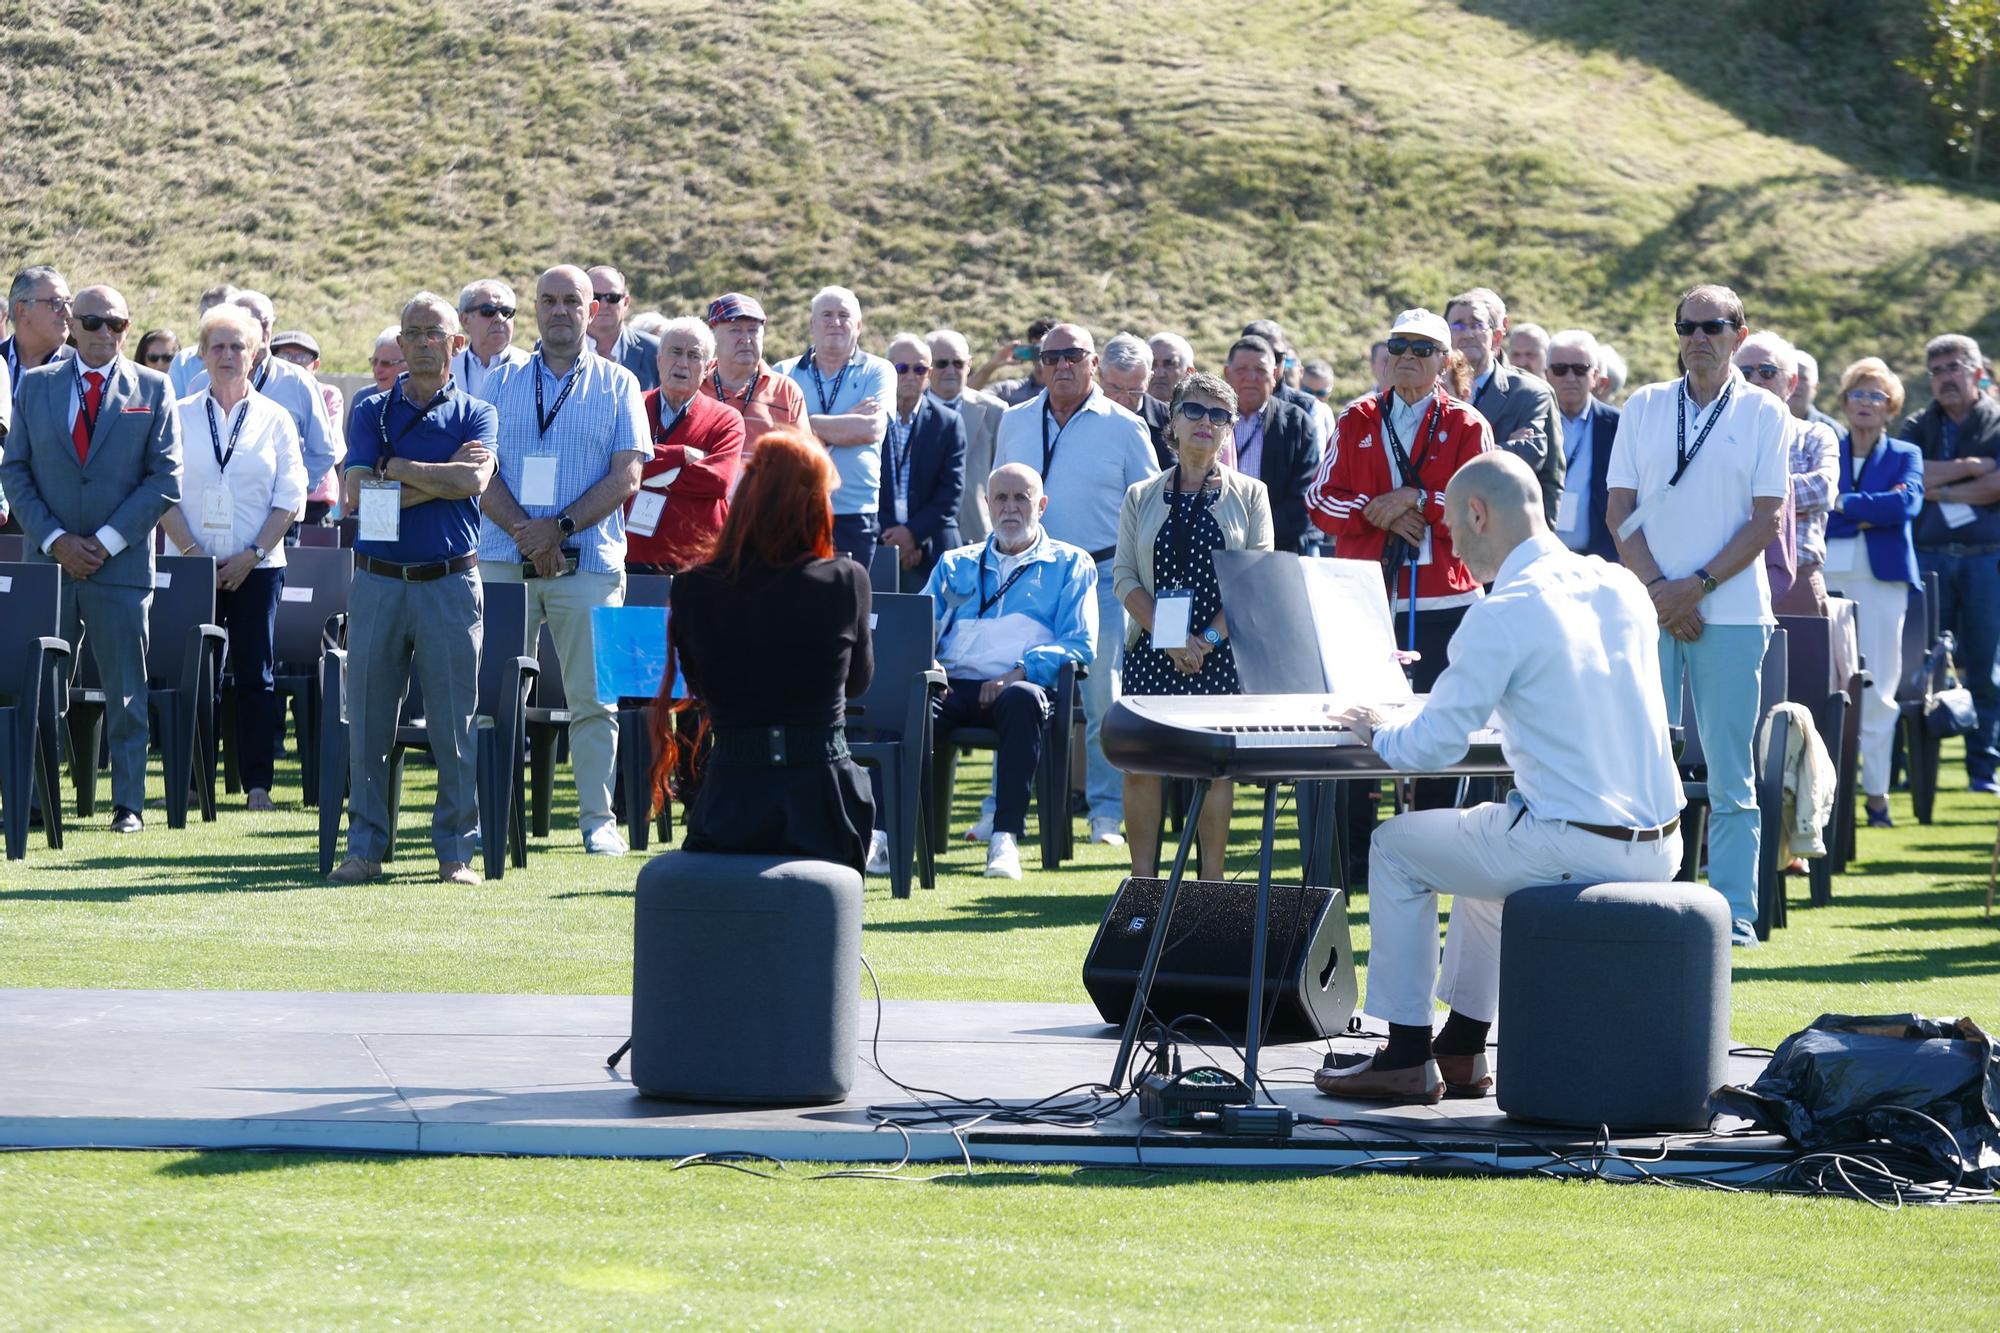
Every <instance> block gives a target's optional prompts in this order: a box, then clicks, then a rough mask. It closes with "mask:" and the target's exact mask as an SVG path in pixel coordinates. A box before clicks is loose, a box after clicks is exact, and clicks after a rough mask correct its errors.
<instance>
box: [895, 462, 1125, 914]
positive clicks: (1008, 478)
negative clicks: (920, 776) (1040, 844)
mask: <svg viewBox="0 0 2000 1333" xmlns="http://www.w3.org/2000/svg"><path fill="white" fill-rule="evenodd" d="M986 501H987V505H988V507H989V508H990V509H991V511H992V515H993V534H992V536H990V537H988V538H987V539H986V541H985V543H984V544H983V545H979V546H961V547H959V548H958V549H957V550H955V551H951V552H948V553H947V554H946V555H945V556H944V557H943V558H942V559H940V560H939V561H938V564H937V568H936V569H934V570H932V571H931V581H930V587H929V589H928V591H929V592H930V595H931V600H932V603H933V605H934V607H935V610H934V613H933V614H934V615H935V616H936V619H937V639H938V649H937V655H938V663H939V664H940V665H941V666H943V668H944V672H945V677H946V679H947V680H948V681H949V682H950V686H949V688H948V689H947V690H946V691H945V694H944V697H943V699H941V700H940V701H939V706H938V714H937V735H938V742H939V744H944V743H946V742H947V741H949V739H950V737H951V733H952V732H953V731H954V730H955V729H957V728H959V727H991V728H992V729H993V730H994V731H996V732H998V733H999V735H1000V749H999V754H998V756H997V762H996V764H995V766H994V775H993V801H994V810H993V836H992V838H991V840H990V841H989V842H988V843H987V845H986V873H987V874H988V875H990V876H994V877H996V878H1002V879H1019V878H1020V877H1021V853H1020V850H1019V848H1018V847H1017V845H1016V844H1017V841H1018V840H1019V838H1020V836H1021V833H1022V831H1023V830H1024V829H1025V828H1026V826H1027V818H1028V792H1029V790H1030V787H1031V784H1032V783H1033V782H1034V777H1035V764H1036V762H1037V761H1038V760H1039V759H1040V758H1041V750H1042V731H1043V724H1044V723H1045V722H1046V721H1047V719H1048V715H1049V696H1048V691H1049V690H1051V689H1053V688H1054V687H1055V683H1056V677H1057V676H1058V675H1060V674H1061V672H1062V668H1063V664H1064V663H1065V662H1075V663H1077V664H1078V665H1080V666H1088V665H1089V664H1090V662H1091V659H1092V658H1093V657H1095V656H1096V650H1097V565H1096V563H1095V562H1094V561H1092V560H1091V558H1090V555H1089V554H1088V553H1087V552H1085V551H1083V550H1081V549H1080V548H1078V547H1075V546H1071V545H1069V544H1068V543H1066V542H1059V541H1057V540H1056V539H1055V538H1053V537H1051V536H1049V535H1048V534H1047V533H1045V532H1043V531H1042V524H1041V517H1042V511H1043V510H1045V509H1047V508H1048V504H1049V499H1048V496H1046V495H1044V494H1043V493H1042V479H1041V478H1040V477H1039V476H1037V475H1036V473H1035V470H1034V469H1033V468H1030V467H1028V466H1026V465H1025V464H1021V463H1009V464H1007V465H1006V466H1004V467H1000V468H995V469H994V471H993V475H992V476H990V477H988V478H987V479H986ZM1044 836H1047V835H1046V834H1044Z"/></svg>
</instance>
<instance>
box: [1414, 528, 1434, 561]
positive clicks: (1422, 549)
mask: <svg viewBox="0 0 2000 1333" xmlns="http://www.w3.org/2000/svg"><path fill="white" fill-rule="evenodd" d="M1430 562H1431V530H1430V529H1429V528H1425V529H1424V540H1423V542H1422V543H1421V544H1420V545H1419V546H1418V547H1417V563H1418V564H1420V565H1428V564H1429V563H1430Z"/></svg>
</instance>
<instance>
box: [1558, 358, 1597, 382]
mask: <svg viewBox="0 0 2000 1333" xmlns="http://www.w3.org/2000/svg"><path fill="white" fill-rule="evenodd" d="M1588 374H1590V363H1589V362H1587V361H1582V362H1579V361H1551V362H1549V378H1550V379H1562V378H1564V377H1565V376H1569V375H1574V376H1576V377H1577V378H1578V379H1582V378H1584V377H1585V376H1587V375H1588Z"/></svg>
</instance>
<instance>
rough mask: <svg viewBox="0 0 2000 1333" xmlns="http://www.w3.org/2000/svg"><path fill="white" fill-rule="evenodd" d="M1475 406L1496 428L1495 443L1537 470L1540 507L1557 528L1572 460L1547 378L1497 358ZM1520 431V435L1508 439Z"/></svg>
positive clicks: (1476, 394) (1474, 400) (1474, 398)
mask: <svg viewBox="0 0 2000 1333" xmlns="http://www.w3.org/2000/svg"><path fill="white" fill-rule="evenodd" d="M1472 405H1473V406H1474V407H1476V408H1478V409H1479V414H1480V415H1481V416H1483V417H1485V418H1486V424H1487V425H1489V426H1491V427H1493V443H1494V444H1495V445H1496V446H1498V447H1499V448H1502V449H1505V450H1506V451H1507V452H1508V453H1510V454H1513V455H1515V456H1516V457H1518V458H1519V459H1520V460H1521V461H1522V462H1524V463H1526V464H1527V465H1528V466H1529V467H1531V468H1533V469H1534V471H1535V476H1536V477H1538V478H1539V479H1540V480H1541V483H1542V510H1543V512H1544V514H1545V515H1546V516H1547V518H1548V521H1549V525H1550V526H1551V527H1553V526H1555V521H1556V507H1557V506H1558V505H1560V504H1561V503H1562V492H1563V474H1564V472H1565V471H1567V470H1568V458H1569V456H1568V454H1567V453H1566V452H1565V451H1564V449H1563V438H1562V413H1560V412H1558V411H1557V410H1556V394H1555V390H1554V389H1551V388H1550V387H1549V386H1548V382H1547V381H1546V380H1541V379H1537V378H1536V377H1535V376H1533V375H1530V374H1529V373H1528V372H1527V371H1525V370H1516V369H1515V368H1514V367H1512V366H1510V365H1508V364H1507V363H1506V362H1504V361H1495V362H1494V363H1493V378H1492V379H1490V380H1488V381H1487V382H1486V387H1485V389H1483V390H1480V389H1474V390H1473V394H1472ZM1523 432H1525V434H1522V433H1523ZM1517 434H1520V435H1521V438H1519V439H1512V438H1509V437H1511V436H1514V435H1517Z"/></svg>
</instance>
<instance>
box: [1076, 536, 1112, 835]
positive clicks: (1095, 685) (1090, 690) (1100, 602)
mask: <svg viewBox="0 0 2000 1333" xmlns="http://www.w3.org/2000/svg"><path fill="white" fill-rule="evenodd" d="M1110 574H1111V571H1110V568H1109V567H1108V566H1107V567H1105V568H1101V569H1099V570H1098V571H1097V659H1096V660H1095V661H1093V662H1092V663H1091V664H1090V674H1089V675H1087V676H1085V677H1084V678H1083V690H1082V694H1083V791H1084V795H1085V796H1086V797H1088V798H1089V800H1090V817H1091V818H1092V819H1109V820H1112V821H1113V822H1117V821H1121V820H1123V819H1124V818H1125V775H1124V774H1123V773H1121V772H1119V771H1118V770H1117V769H1115V768H1113V767H1112V766H1111V761H1110V760H1109V759H1106V758H1105V757H1104V740H1103V734H1102V733H1103V730H1104V715H1105V714H1106V713H1108V712H1109V711H1111V705H1112V704H1114V703H1116V702H1117V701H1118V685H1119V679H1120V677H1121V676H1122V674H1123V671H1122V668H1123V667H1124V665H1125V608H1124V607H1123V606H1121V605H1119V602H1118V594H1117V593H1116V591H1115V590H1114V589H1113V588H1112V584H1111V578H1110ZM1064 743H1065V744H1067V738H1064Z"/></svg>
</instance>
